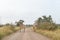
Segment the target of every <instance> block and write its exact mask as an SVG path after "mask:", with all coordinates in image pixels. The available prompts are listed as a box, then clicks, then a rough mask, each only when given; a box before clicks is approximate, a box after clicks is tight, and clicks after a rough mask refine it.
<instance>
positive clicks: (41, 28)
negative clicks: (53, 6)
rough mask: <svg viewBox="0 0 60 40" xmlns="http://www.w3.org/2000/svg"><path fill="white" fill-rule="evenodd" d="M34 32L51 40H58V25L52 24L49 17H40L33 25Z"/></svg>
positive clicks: (59, 25) (59, 28)
mask: <svg viewBox="0 0 60 40" xmlns="http://www.w3.org/2000/svg"><path fill="white" fill-rule="evenodd" d="M34 27H35V32H37V33H40V34H43V35H45V36H47V37H49V38H51V39H52V40H60V24H56V23H54V22H53V20H52V17H51V15H49V16H48V17H46V16H42V17H40V18H38V19H37V20H36V21H35V23H34Z"/></svg>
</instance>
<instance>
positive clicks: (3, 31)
mask: <svg viewBox="0 0 60 40" xmlns="http://www.w3.org/2000/svg"><path fill="white" fill-rule="evenodd" d="M17 30H19V27H14V28H13V27H11V26H4V27H0V40H1V38H3V37H4V36H6V35H9V34H11V33H14V32H16V31H17Z"/></svg>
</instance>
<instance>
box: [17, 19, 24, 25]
mask: <svg viewBox="0 0 60 40" xmlns="http://www.w3.org/2000/svg"><path fill="white" fill-rule="evenodd" d="M23 22H24V21H23V20H19V21H18V22H16V25H17V26H20V25H21V24H23Z"/></svg>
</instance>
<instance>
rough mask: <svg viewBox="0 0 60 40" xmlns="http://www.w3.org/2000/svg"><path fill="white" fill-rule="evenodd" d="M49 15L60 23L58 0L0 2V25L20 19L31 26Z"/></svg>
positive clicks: (59, 4) (7, 0) (8, 0)
mask: <svg viewBox="0 0 60 40" xmlns="http://www.w3.org/2000/svg"><path fill="white" fill-rule="evenodd" d="M43 15H46V16H48V15H51V16H52V18H53V20H54V22H55V23H58V24H59V23H60V0H0V24H5V23H14V22H15V21H18V20H20V19H22V20H24V21H25V22H24V24H33V23H34V21H35V20H36V19H37V18H39V17H41V16H43Z"/></svg>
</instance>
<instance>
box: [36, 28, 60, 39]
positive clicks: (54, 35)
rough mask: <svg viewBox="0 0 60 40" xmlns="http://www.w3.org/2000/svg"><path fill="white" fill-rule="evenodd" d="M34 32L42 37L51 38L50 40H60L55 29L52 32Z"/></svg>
mask: <svg viewBox="0 0 60 40" xmlns="http://www.w3.org/2000/svg"><path fill="white" fill-rule="evenodd" d="M36 32H37V33H39V34H42V35H44V36H47V37H49V38H51V39H52V40H60V29H56V30H54V31H48V30H42V29H37V30H36Z"/></svg>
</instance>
